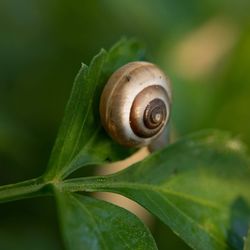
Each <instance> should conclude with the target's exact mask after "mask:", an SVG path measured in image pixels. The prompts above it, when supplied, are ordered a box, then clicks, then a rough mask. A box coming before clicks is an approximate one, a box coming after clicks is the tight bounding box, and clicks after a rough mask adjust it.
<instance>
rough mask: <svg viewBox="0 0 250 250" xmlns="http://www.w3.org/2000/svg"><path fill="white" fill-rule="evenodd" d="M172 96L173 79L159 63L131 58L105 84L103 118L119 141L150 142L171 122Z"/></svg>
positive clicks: (102, 104)
mask: <svg viewBox="0 0 250 250" xmlns="http://www.w3.org/2000/svg"><path fill="white" fill-rule="evenodd" d="M171 100H172V95H171V87H170V80H169V79H168V78H167V77H166V76H165V74H164V73H163V72H162V71H161V70H160V69H159V68H158V67H157V66H155V65H154V64H152V63H149V62H131V63H128V64H126V65H124V66H123V67H121V68H120V69H118V70H117V71H116V72H114V73H113V74H112V75H111V77H110V79H109V80H108V82H107V84H106V85H105V87H104V90H103V93H102V95H101V101H100V116H101V122H102V124H103V126H104V128H105V130H106V131H107V132H108V134H109V135H110V136H111V137H112V138H113V139H114V140H115V141H117V142H118V143H119V144H122V145H124V146H130V147H132V146H135V147H142V146H145V145H149V144H150V143H151V142H152V141H153V140H155V139H156V138H157V137H159V135H160V134H161V133H162V132H163V130H164V129H165V127H166V125H167V124H168V121H169V116H170V109H171Z"/></svg>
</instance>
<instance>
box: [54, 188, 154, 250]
mask: <svg viewBox="0 0 250 250" xmlns="http://www.w3.org/2000/svg"><path fill="white" fill-rule="evenodd" d="M56 196H57V203H58V209H59V212H60V215H61V216H60V217H61V218H60V219H61V224H62V230H63V234H64V238H65V240H66V245H67V247H68V249H70V250H77V249H79V250H80V249H81V250H82V249H88V250H91V249H93V250H94V249H95V250H98V249H145V250H146V249H152V250H153V249H157V248H156V245H155V242H154V240H153V237H152V235H151V234H150V232H149V230H148V229H147V228H146V227H145V226H144V225H143V223H142V222H141V221H139V219H138V218H137V217H136V216H135V215H133V214H131V213H129V212H128V211H126V210H125V209H122V208H120V207H117V206H115V205H112V204H109V203H107V202H104V201H100V200H96V199H94V198H90V197H85V196H81V195H75V194H70V193H59V192H57V193H56Z"/></svg>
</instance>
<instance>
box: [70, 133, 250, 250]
mask: <svg viewBox="0 0 250 250" xmlns="http://www.w3.org/2000/svg"><path fill="white" fill-rule="evenodd" d="M249 166H250V164H249V159H248V157H247V156H246V154H245V150H244V147H242V145H241V144H240V143H239V142H238V141H237V140H235V139H233V138H231V137H230V136H229V135H228V134H227V133H220V132H208V133H207V132H206V133H201V134H196V135H193V136H189V137H187V138H186V139H183V140H181V141H179V142H177V143H175V144H174V145H171V146H169V147H168V148H166V149H164V150H162V151H159V152H156V153H154V154H152V155H151V156H150V157H148V158H147V159H145V160H144V161H142V162H139V163H137V164H135V165H133V166H131V167H129V168H128V169H126V170H124V171H122V172H119V173H117V174H114V175H111V176H106V177H105V176H104V177H93V178H89V179H85V180H84V178H83V179H78V180H74V181H73V183H74V185H75V188H76V189H77V185H79V186H80V185H83V189H85V190H86V191H109V192H116V193H119V194H122V195H124V196H126V197H128V198H130V199H132V200H134V201H136V202H138V203H140V204H141V205H142V206H144V207H145V208H146V209H148V210H149V211H150V212H152V213H153V214H155V215H156V216H157V217H159V218H160V219H161V220H162V221H163V222H164V223H165V224H167V225H168V226H169V227H170V228H171V229H172V230H173V231H174V232H175V233H176V234H178V235H179V236H180V237H181V238H182V239H184V241H185V242H186V243H187V244H189V245H190V246H191V247H193V248H198V249H230V248H234V249H242V248H243V237H244V236H245V234H246V231H247V228H248V224H249V223H250V193H249V189H250V168H249ZM70 182H71V181H68V183H70ZM79 186H78V188H79Z"/></svg>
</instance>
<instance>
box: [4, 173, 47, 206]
mask: <svg viewBox="0 0 250 250" xmlns="http://www.w3.org/2000/svg"><path fill="white" fill-rule="evenodd" d="M46 186H48V183H45V182H44V181H43V178H41V177H38V178H35V179H31V180H27V181H23V182H18V183H15V184H9V185H4V186H1V187H0V203H4V202H9V201H13V200H20V199H25V198H31V197H35V196H42V195H46V194H49V193H50V191H49V189H46V188H45V187H46Z"/></svg>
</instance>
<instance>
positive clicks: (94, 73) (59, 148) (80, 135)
mask: <svg viewBox="0 0 250 250" xmlns="http://www.w3.org/2000/svg"><path fill="white" fill-rule="evenodd" d="M141 56H142V48H141V46H140V45H139V44H138V42H136V41H135V40H126V39H124V40H121V41H120V42H118V43H117V44H116V45H115V46H114V47H113V48H111V50H110V51H109V52H106V51H105V50H101V52H100V53H99V54H98V55H97V56H95V57H94V58H93V60H92V61H91V63H90V66H89V67H88V66H86V65H84V64H83V65H82V68H81V69H80V71H79V73H78V75H77V77H76V79H75V81H74V85H73V88H72V92H71V96H70V98H69V101H68V104H67V106H66V110H65V115H64V118H63V121H62V125H61V128H60V130H59V133H58V136H57V139H56V142H55V145H54V148H53V150H52V154H51V157H50V161H49V164H48V168H47V172H46V174H45V179H47V180H52V179H61V178H65V177H66V176H68V175H69V174H70V173H72V172H73V171H75V170H76V169H78V168H80V167H82V166H84V165H90V164H103V163H104V162H106V161H107V159H108V160H114V159H115V160H118V159H122V158H124V157H125V156H127V155H128V154H130V152H131V150H128V149H124V148H122V147H121V146H119V145H117V144H116V143H115V142H113V141H112V140H111V139H110V138H109V136H108V135H107V134H106V132H104V130H103V129H102V126H101V122H100V118H99V98H100V95H101V91H102V89H103V87H104V85H105V83H106V81H107V79H108V78H109V76H110V75H111V74H112V73H113V72H114V71H115V70H116V69H117V68H118V67H120V66H121V65H123V64H125V63H127V62H129V61H133V60H139V59H140V58H141Z"/></svg>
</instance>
